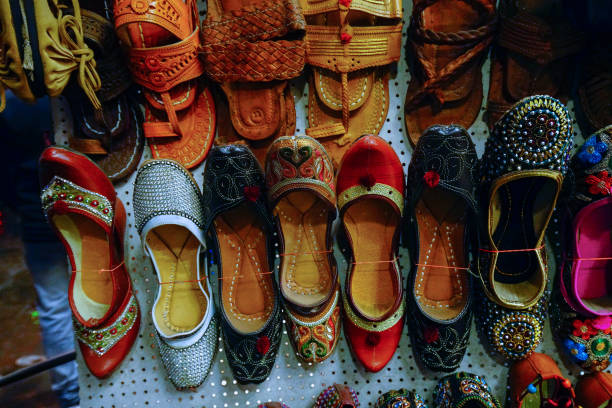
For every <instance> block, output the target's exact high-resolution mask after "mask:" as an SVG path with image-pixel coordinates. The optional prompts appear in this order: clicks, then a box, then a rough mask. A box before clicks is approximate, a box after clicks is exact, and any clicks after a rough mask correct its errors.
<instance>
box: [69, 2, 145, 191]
mask: <svg viewBox="0 0 612 408" xmlns="http://www.w3.org/2000/svg"><path fill="white" fill-rule="evenodd" d="M104 4H105V2H104V1H100V2H93V1H92V2H88V3H85V2H82V5H83V7H91V8H92V10H91V11H90V10H85V9H83V10H82V13H81V14H82V18H83V28H84V32H83V35H84V38H85V41H86V43H87V44H88V45H89V46H90V48H91V49H92V50H94V54H95V58H96V69H97V71H98V73H99V75H100V78H101V82H102V86H101V87H100V90H99V91H98V92H97V93H96V94H97V96H98V98H99V100H100V101H101V103H102V110H101V111H96V110H94V109H92V108H91V107H90V106H88V104H83V103H82V97H81V93H80V92H78V90H70V91H72V92H69V91H68V89H67V91H66V92H65V93H64V95H65V96H66V97H67V99H68V101H69V103H70V107H71V111H72V116H73V119H74V124H75V132H74V135H72V136H71V137H69V139H68V141H69V145H70V147H71V148H72V149H74V150H77V151H79V152H81V153H84V154H87V155H89V156H90V157H91V158H92V160H93V161H94V162H96V164H97V165H98V166H99V167H100V168H101V169H102V171H104V173H105V174H106V175H107V176H108V178H109V179H110V180H111V181H113V182H115V181H118V180H121V179H123V178H125V177H127V176H129V175H130V174H132V172H133V171H134V170H135V169H136V166H137V165H138V162H139V161H140V157H141V156H142V151H143V148H144V140H143V132H142V121H143V118H142V113H141V112H140V109H139V108H138V106H137V103H136V102H135V101H133V100H132V98H130V97H129V96H128V94H127V93H126V91H127V90H128V89H129V88H130V86H131V84H132V81H131V78H130V72H129V70H128V69H127V66H126V65H125V64H124V63H123V59H122V56H121V52H120V49H119V47H118V41H117V37H116V36H115V30H114V28H113V25H112V23H111V22H110V21H109V20H107V18H105V17H103V16H102V15H101V13H104V7H103V6H104ZM75 91H76V92H75Z"/></svg>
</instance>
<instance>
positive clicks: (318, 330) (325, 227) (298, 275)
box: [266, 136, 342, 363]
mask: <svg viewBox="0 0 612 408" xmlns="http://www.w3.org/2000/svg"><path fill="white" fill-rule="evenodd" d="M335 184H336V183H335V178H334V166H333V164H332V161H331V159H330V157H329V156H328V154H327V152H326V151H325V149H324V148H323V146H322V145H321V144H320V143H319V142H317V141H316V140H315V139H313V138H311V137H308V136H284V137H280V138H278V139H276V140H275V141H274V142H273V143H272V145H270V150H268V154H267V156H266V185H267V193H268V201H269V203H270V207H271V208H272V214H273V216H274V217H275V220H276V225H277V229H278V236H279V241H280V247H279V250H280V254H281V255H280V256H281V266H280V273H279V282H280V290H281V294H282V296H283V301H284V304H285V312H286V314H287V332H288V333H289V338H290V339H291V341H292V344H293V348H294V350H295V352H296V354H297V356H298V357H299V358H300V359H301V360H303V361H304V362H307V363H319V362H321V361H323V360H325V359H326V358H327V357H329V356H330V355H331V353H332V352H333V351H334V348H335V347H336V344H337V343H338V339H339V338H340V310H341V302H342V301H341V299H340V282H339V279H338V270H337V266H336V260H335V258H334V254H333V237H332V235H331V229H332V222H333V221H334V219H335V218H336V192H335V189H336V185H335Z"/></svg>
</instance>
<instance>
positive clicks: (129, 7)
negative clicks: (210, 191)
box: [114, 0, 215, 169]
mask: <svg viewBox="0 0 612 408" xmlns="http://www.w3.org/2000/svg"><path fill="white" fill-rule="evenodd" d="M114 17H115V28H116V30H117V35H118V36H119V40H120V41H121V43H122V44H123V45H124V46H125V48H127V54H128V62H127V63H128V67H129V69H130V71H131V72H132V78H133V79H134V82H136V83H138V84H139V85H141V86H142V87H143V93H144V97H145V100H146V103H145V122H144V124H143V130H144V135H145V137H146V138H147V140H148V144H149V147H150V148H151V153H152V155H153V158H166V159H172V160H176V161H178V162H179V163H181V164H182V165H183V166H185V167H186V168H188V169H191V168H193V167H195V166H197V165H198V164H200V163H201V162H202V161H203V160H204V159H205V158H206V155H207V154H208V151H209V150H210V147H211V146H212V142H213V139H214V136H215V107H214V103H213V98H212V95H211V93H210V91H209V90H208V88H207V86H206V84H205V82H204V80H203V79H201V78H200V77H201V76H202V74H203V73H204V64H203V63H202V62H201V61H200V59H199V57H198V53H199V50H200V46H201V44H200V29H199V17H198V9H197V5H196V1H195V0H187V1H183V0H158V1H152V0H115V4H114Z"/></svg>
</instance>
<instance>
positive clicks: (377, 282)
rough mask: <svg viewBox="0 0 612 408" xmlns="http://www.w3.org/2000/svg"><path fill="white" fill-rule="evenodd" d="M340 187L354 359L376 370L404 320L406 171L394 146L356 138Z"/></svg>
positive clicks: (390, 352)
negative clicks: (401, 250) (401, 248)
mask: <svg viewBox="0 0 612 408" xmlns="http://www.w3.org/2000/svg"><path fill="white" fill-rule="evenodd" d="M336 191H337V194H338V209H339V211H340V220H341V222H342V226H341V229H342V232H341V234H342V236H341V245H342V246H343V247H344V248H343V252H344V255H345V258H346V260H347V263H348V265H349V266H348V271H347V277H346V283H345V295H344V296H343V302H344V313H345V317H344V330H345V333H346V338H347V341H348V343H349V345H350V347H351V350H352V352H353V355H354V356H355V358H356V359H357V360H359V362H361V363H362V364H363V366H364V367H365V368H366V369H367V370H368V371H372V372H376V371H380V370H381V369H382V368H383V367H384V366H385V365H386V364H387V363H388V362H389V360H391V357H393V353H395V349H396V348H397V345H398V344H399V341H400V338H401V334H402V329H403V324H404V310H405V300H404V293H403V288H402V275H401V271H400V267H399V264H398V261H397V256H398V241H399V234H400V225H401V219H402V213H403V209H404V172H403V170H402V164H401V162H400V160H399V158H398V157H397V154H396V153H395V151H394V150H393V148H392V147H391V146H389V144H388V143H387V142H385V141H384V140H383V139H382V138H380V137H378V136H373V135H366V136H363V137H361V138H359V139H357V140H356V141H355V142H354V143H353V144H352V145H351V147H350V148H349V150H347V152H346V154H345V155H344V157H343V159H342V163H341V165H340V170H339V171H338V179H337V187H336Z"/></svg>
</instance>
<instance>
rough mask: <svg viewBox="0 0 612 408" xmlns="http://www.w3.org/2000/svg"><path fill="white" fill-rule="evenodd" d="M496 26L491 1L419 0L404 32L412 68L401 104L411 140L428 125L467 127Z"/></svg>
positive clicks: (475, 106)
mask: <svg viewBox="0 0 612 408" xmlns="http://www.w3.org/2000/svg"><path fill="white" fill-rule="evenodd" d="M496 28H497V16H496V13H495V1H493V0H478V1H471V0H470V1H468V0H462V1H455V0H436V1H430V0H418V1H415V3H414V9H413V11H412V22H411V24H410V30H409V34H408V38H409V41H410V50H411V52H410V54H409V59H410V60H411V62H412V64H411V65H413V66H414V67H415V69H414V70H413V71H414V74H413V76H412V79H411V81H410V84H409V85H408V91H407V93H406V101H405V104H404V112H405V115H404V118H405V121H406V129H407V130H408V136H409V140H410V142H411V143H412V145H413V146H414V145H416V143H417V141H418V140H419V137H420V136H421V134H422V133H423V131H424V130H425V129H427V128H428V127H430V126H431V125H435V124H440V125H451V124H456V125H459V126H462V127H464V128H466V129H467V128H469V127H470V126H471V125H472V124H473V123H474V121H475V120H476V117H477V116H478V113H479V112H480V106H481V104H482V75H481V68H482V64H483V63H484V60H485V59H486V55H487V51H488V49H489V45H490V44H491V42H492V41H493V35H494V33H495V30H496Z"/></svg>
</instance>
